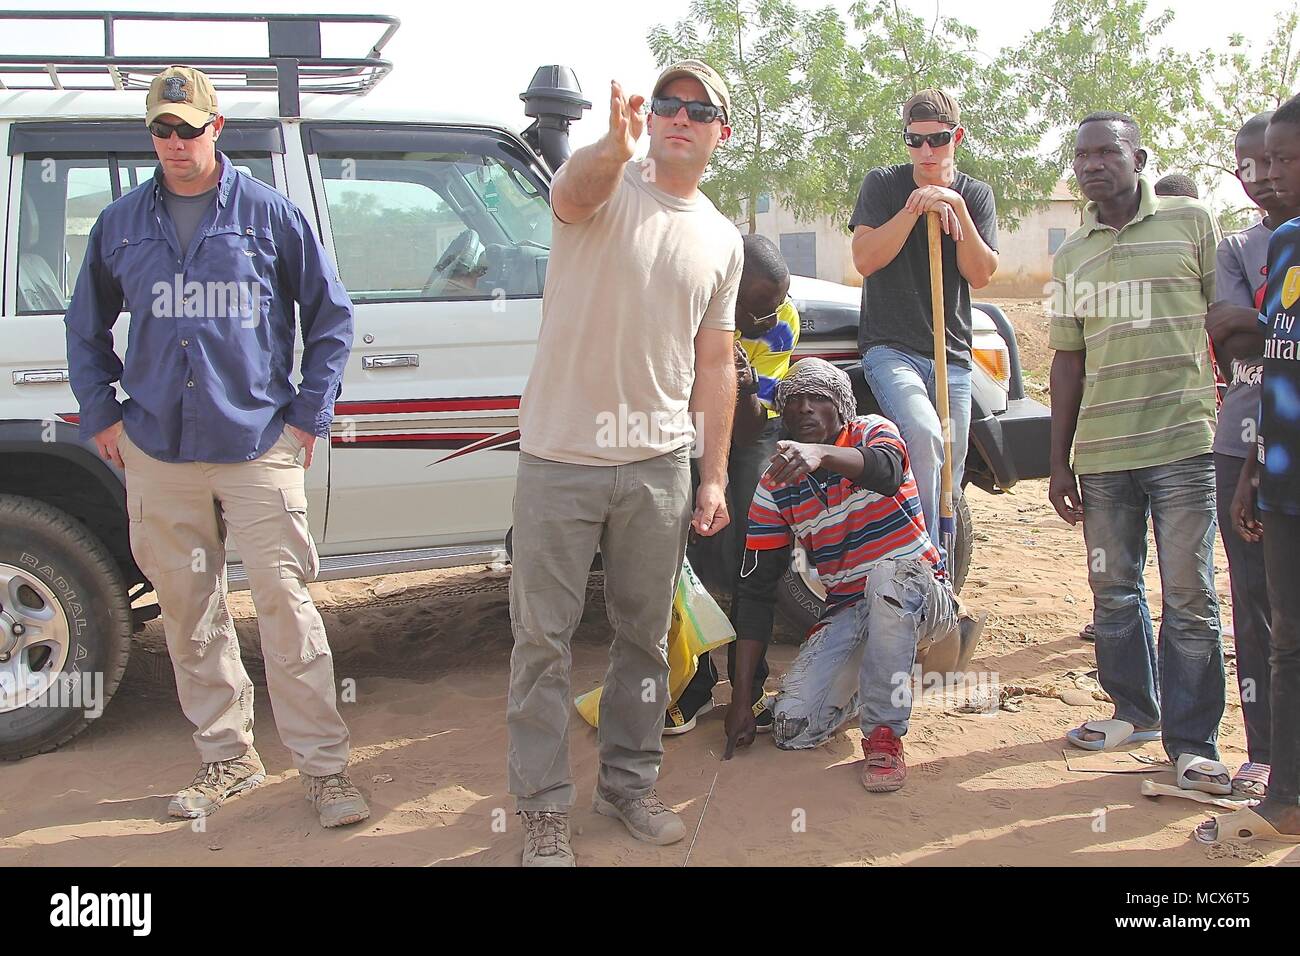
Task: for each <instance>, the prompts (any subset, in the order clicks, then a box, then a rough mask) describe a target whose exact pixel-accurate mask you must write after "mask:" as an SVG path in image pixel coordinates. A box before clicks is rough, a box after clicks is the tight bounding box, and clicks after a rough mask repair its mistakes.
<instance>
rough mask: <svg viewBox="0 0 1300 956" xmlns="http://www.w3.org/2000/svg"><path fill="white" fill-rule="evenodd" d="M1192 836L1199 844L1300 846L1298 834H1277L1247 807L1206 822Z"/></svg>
mask: <svg viewBox="0 0 1300 956" xmlns="http://www.w3.org/2000/svg"><path fill="white" fill-rule="evenodd" d="M1192 835H1193V836H1195V837H1196V839H1197V841H1198V842H1200V843H1218V842H1220V841H1222V840H1232V841H1234V842H1237V843H1249V842H1250V841H1251V840H1266V841H1268V842H1270V843H1292V844H1300V834H1297V833H1279V832H1278V830H1277V828H1276V827H1274V826H1273V824H1271V823H1269V822H1268V821H1267V820H1265V819H1264V818H1263V817H1261V816H1260V815H1259V814H1258V813H1256V812H1255V811H1254V810H1252V809H1250V808H1249V807H1246V808H1245V809H1242V810H1234V811H1233V812H1232V813H1225V814H1223V815H1222V816H1220V817H1216V818H1214V819H1213V820H1206V821H1205V822H1203V823H1201V824H1200V825H1199V826H1197V828H1196V829H1195V830H1194V831H1192Z"/></svg>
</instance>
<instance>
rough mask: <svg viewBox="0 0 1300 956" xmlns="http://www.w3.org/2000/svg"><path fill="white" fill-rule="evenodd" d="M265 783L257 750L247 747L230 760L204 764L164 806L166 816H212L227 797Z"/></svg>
mask: <svg viewBox="0 0 1300 956" xmlns="http://www.w3.org/2000/svg"><path fill="white" fill-rule="evenodd" d="M265 781H266V768H265V767H263V766H262V758H261V757H259V756H258V755H257V751H256V750H254V749H253V748H252V747H249V748H248V749H247V750H246V751H244V754H243V756H240V757H236V758H235V759H233V760H218V761H217V762H216V763H205V764H204V765H203V766H201V767H200V768H199V772H198V773H196V774H195V775H194V782H193V783H191V784H190V785H189V786H188V787H186V788H185V789H184V790H182V791H180V792H179V793H178V794H176V796H174V797H172V799H171V803H169V804H167V813H168V814H169V815H170V816H173V817H183V818H185V819H194V818H195V817H206V816H207V815H208V814H209V813H215V812H216V810H217V807H219V806H221V805H222V804H223V803H225V802H226V800H227V799H228V798H230V797H233V796H234V795H235V794H237V793H242V792H243V791H245V790H252V789H253V788H254V787H256V786H258V785H259V784H262V783H264V782H265Z"/></svg>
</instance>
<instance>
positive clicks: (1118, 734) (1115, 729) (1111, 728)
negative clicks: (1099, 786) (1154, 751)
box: [1065, 718, 1160, 750]
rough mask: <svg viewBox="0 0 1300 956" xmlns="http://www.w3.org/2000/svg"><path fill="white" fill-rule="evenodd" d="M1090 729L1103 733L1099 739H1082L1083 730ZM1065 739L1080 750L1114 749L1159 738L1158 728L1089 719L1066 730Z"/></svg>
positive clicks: (1119, 721)
mask: <svg viewBox="0 0 1300 956" xmlns="http://www.w3.org/2000/svg"><path fill="white" fill-rule="evenodd" d="M1085 730H1091V731H1093V732H1094V733H1098V734H1103V735H1104V737H1103V739H1101V740H1084V739H1083V737H1082V736H1080V735H1081V734H1082V733H1083V731H1085ZM1065 739H1066V740H1068V741H1069V742H1070V743H1072V744H1074V746H1076V747H1078V748H1079V749H1080V750H1114V749H1115V748H1116V747H1122V746H1124V745H1125V744H1144V743H1146V742H1147V741H1149V740H1159V739H1160V728H1159V727H1154V728H1152V729H1151V730H1138V729H1136V728H1135V727H1134V726H1133V725H1132V724H1130V723H1129V722H1128V721H1127V720H1117V719H1114V718H1112V719H1111V720H1089V721H1087V722H1086V723H1085V724H1084V725H1083V726H1082V727H1076V728H1074V729H1073V730H1069V731H1066V734H1065Z"/></svg>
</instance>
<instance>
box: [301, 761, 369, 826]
mask: <svg viewBox="0 0 1300 956" xmlns="http://www.w3.org/2000/svg"><path fill="white" fill-rule="evenodd" d="M302 782H303V786H304V787H306V788H307V800H308V801H309V802H310V803H311V805H312V806H314V807H315V808H316V812H317V813H319V814H320V825H321V826H323V827H342V826H347V825H348V824H349V823H360V822H361V821H362V820H364V819H366V818H367V817H369V816H370V807H368V806H366V798H365V797H363V796H362V795H361V791H360V790H358V789H357V788H356V787H355V786H353V784H352V781H351V780H349V779H348V774H347V771H346V770H340V771H339V772H338V773H331V774H327V775H326V776H324V777H313V776H312V775H311V774H306V773H304V774H302Z"/></svg>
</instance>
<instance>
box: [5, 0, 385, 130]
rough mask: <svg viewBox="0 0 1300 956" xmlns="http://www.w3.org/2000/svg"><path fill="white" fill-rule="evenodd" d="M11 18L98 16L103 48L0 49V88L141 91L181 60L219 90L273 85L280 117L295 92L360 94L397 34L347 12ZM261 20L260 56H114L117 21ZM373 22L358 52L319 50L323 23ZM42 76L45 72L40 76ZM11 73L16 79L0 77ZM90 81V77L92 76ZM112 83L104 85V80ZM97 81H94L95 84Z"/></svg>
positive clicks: (43, 17)
mask: <svg viewBox="0 0 1300 956" xmlns="http://www.w3.org/2000/svg"><path fill="white" fill-rule="evenodd" d="M14 20H38V21H48V20H73V21H81V22H87V21H89V22H94V21H99V22H100V23H102V24H103V28H104V52H103V53H102V54H100V55H96V56H66V55H62V54H40V53H37V54H31V55H16V54H9V53H0V90H42V89H43V90H104V89H118V90H135V89H145V88H147V87H148V86H149V82H150V81H151V80H152V79H153V78H154V76H155V75H157V74H158V73H159V72H161V71H162V70H163V69H165V68H167V67H168V66H171V65H172V64H173V63H177V62H183V63H184V65H185V66H192V67H195V68H196V69H200V70H202V71H203V72H204V73H206V74H208V76H209V77H211V79H212V85H213V86H214V87H215V88H216V89H218V90H276V91H278V93H279V100H280V114H281V115H282V116H299V115H301V109H300V106H299V101H298V94H299V92H300V91H301V92H305V93H350V94H356V95H364V94H366V93H368V92H370V90H372V89H374V87H375V86H376V84H378V83H379V81H380V80H382V79H383V78H384V77H385V76H387V75H388V74H389V72H391V71H392V68H393V64H392V63H391V62H390V61H388V60H384V59H381V58H380V56H379V54H380V52H381V51H382V50H383V48H384V45H385V44H387V43H388V41H389V40H390V39H391V38H392V36H393V34H394V33H396V32H397V28H398V27H399V26H400V25H401V21H400V20H398V19H397V18H396V17H388V16H381V15H371V14H351V13H322V14H316V13H311V14H301V13H299V14H295V13H135V12H124V11H104V12H98V11H79V12H73V11H40V10H0V25H3V24H4V23H5V21H14ZM127 21H135V22H157V23H265V24H266V28H267V51H268V54H269V55H266V56H258V55H253V56H228V57H213V56H198V57H183V59H182V58H181V55H180V54H176V55H172V56H119V55H117V37H116V35H115V33H116V31H115V27H116V25H117V24H118V23H122V22H127ZM338 23H343V24H373V25H376V26H382V27H384V28H385V29H384V32H383V35H382V36H381V37H380V38H379V40H378V41H377V42H376V43H375V44H374V45H373V46H372V47H371V48H370V49H369V51H367V53H366V55H365V56H362V57H326V56H322V55H321V24H338ZM42 74H44V75H43V76H42ZM12 77H17V78H18V81H17V82H14V81H13V80H9V81H8V82H7V81H6V80H7V78H12ZM92 78H93V81H92ZM106 79H107V80H108V81H111V83H112V86H111V87H110V86H108V85H106V83H105V80H106ZM94 81H98V82H94Z"/></svg>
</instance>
